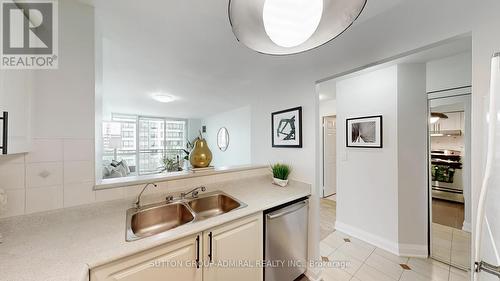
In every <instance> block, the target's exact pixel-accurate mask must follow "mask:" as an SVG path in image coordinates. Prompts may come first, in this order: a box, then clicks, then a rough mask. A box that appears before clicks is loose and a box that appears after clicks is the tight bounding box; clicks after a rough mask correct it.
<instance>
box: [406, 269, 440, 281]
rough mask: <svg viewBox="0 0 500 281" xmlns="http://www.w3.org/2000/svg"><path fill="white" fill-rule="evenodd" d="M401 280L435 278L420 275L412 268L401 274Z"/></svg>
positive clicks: (427, 279) (410, 280)
mask: <svg viewBox="0 0 500 281" xmlns="http://www.w3.org/2000/svg"><path fill="white" fill-rule="evenodd" d="M399 280H400V281H433V280H431V279H429V278H428V277H425V276H423V275H420V274H418V273H416V272H415V271H412V270H405V271H403V275H401V279H399Z"/></svg>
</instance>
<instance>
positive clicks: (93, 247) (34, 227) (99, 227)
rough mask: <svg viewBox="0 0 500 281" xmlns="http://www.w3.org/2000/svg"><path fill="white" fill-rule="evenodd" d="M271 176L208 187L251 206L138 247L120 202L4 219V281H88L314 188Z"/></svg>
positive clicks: (0, 255)
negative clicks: (96, 272)
mask: <svg viewBox="0 0 500 281" xmlns="http://www.w3.org/2000/svg"><path fill="white" fill-rule="evenodd" d="M270 182H271V179H270V177H269V176H258V177H252V178H245V179H243V180H241V181H227V182H221V183H214V184H209V185H207V189H208V191H215V190H221V191H223V192H225V193H227V194H229V195H231V196H233V197H235V198H237V199H239V200H240V201H242V202H243V203H245V204H247V205H248V206H247V207H245V208H242V209H238V210H235V211H232V212H229V213H227V214H223V215H220V216H217V217H213V218H210V219H206V220H203V221H200V222H195V223H191V224H187V225H183V226H180V227H177V228H175V229H172V230H169V231H167V232H164V233H162V234H159V235H156V236H152V237H148V238H145V239H142V240H137V241H134V242H126V241H125V216H126V214H125V212H126V210H127V209H128V208H130V207H131V206H132V200H131V199H129V200H120V201H113V202H106V203H99V204H92V205H87V206H83V207H76V208H70V209H63V210H57V211H52V212H47V213H41V214H33V215H27V216H20V217H13V218H7V219H2V220H0V232H1V233H2V235H3V243H2V244H0V280H2V281H3V280H5V281H24V280H29V281H45V280H50V281H63V280H65V281H66V280H67V281H70V280H71V281H79V280H82V281H87V280H88V279H89V276H88V273H89V268H93V267H96V266H99V265H102V264H106V263H108V262H110V261H113V260H116V259H118V258H122V257H126V256H129V255H131V254H134V253H137V252H140V251H143V250H146V249H149V248H152V247H155V246H158V245H161V244H163V243H167V242H170V241H173V240H176V239H179V238H181V237H184V236H187V235H191V234H194V233H198V232H201V231H203V230H206V229H208V228H211V227H214V226H216V225H220V224H223V223H226V222H229V221H232V220H235V219H238V218H241V217H244V216H247V215H250V214H254V213H257V212H260V211H263V210H266V209H269V208H272V207H275V206H278V205H281V204H283V203H287V202H289V201H292V200H295V199H298V198H301V197H304V196H308V195H310V193H311V186H310V185H309V184H305V183H301V182H294V181H290V184H289V185H288V186H287V187H285V188H282V187H278V186H275V185H272V184H271V183H270Z"/></svg>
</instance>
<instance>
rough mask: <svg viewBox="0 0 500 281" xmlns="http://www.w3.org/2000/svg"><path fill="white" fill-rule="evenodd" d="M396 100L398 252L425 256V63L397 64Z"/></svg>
mask: <svg viewBox="0 0 500 281" xmlns="http://www.w3.org/2000/svg"><path fill="white" fill-rule="evenodd" d="M397 99H398V101H397V110H398V120H397V123H398V138H397V141H398V224H399V225H398V229H399V234H398V236H399V253H400V255H403V256H426V255H427V249H428V248H427V245H428V242H427V233H428V224H427V223H428V208H427V206H428V202H429V198H428V194H429V193H428V160H427V154H428V151H427V138H428V132H427V123H428V121H427V118H428V116H427V96H426V68H425V65H424V64H400V65H398V96H397Z"/></svg>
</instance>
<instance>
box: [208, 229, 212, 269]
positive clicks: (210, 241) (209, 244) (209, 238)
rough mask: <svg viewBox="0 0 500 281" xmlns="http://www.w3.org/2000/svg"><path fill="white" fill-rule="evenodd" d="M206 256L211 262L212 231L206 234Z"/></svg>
mask: <svg viewBox="0 0 500 281" xmlns="http://www.w3.org/2000/svg"><path fill="white" fill-rule="evenodd" d="M208 249H209V250H208V258H209V259H210V263H211V262H212V232H210V233H209V234H208Z"/></svg>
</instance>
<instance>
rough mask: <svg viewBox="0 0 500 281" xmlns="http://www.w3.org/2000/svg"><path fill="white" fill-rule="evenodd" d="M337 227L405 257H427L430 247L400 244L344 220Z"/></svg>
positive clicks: (336, 223) (337, 222) (338, 222)
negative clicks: (348, 223)
mask: <svg viewBox="0 0 500 281" xmlns="http://www.w3.org/2000/svg"><path fill="white" fill-rule="evenodd" d="M335 229H337V230H338V231H341V232H344V233H345V234H347V235H350V236H352V237H354V238H357V239H360V240H363V241H365V242H367V243H370V244H372V245H373V246H376V247H378V248H380V249H382V250H385V251H387V252H390V253H392V254H394V255H396V256H403V257H416V258H427V257H428V249H427V245H415V244H399V243H395V242H392V241H389V240H387V239H385V238H382V237H380V236H378V235H374V234H372V233H369V232H366V231H364V230H361V229H359V228H357V227H353V226H350V225H347V224H345V223H343V222H340V221H338V220H337V221H336V222H335Z"/></svg>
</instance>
